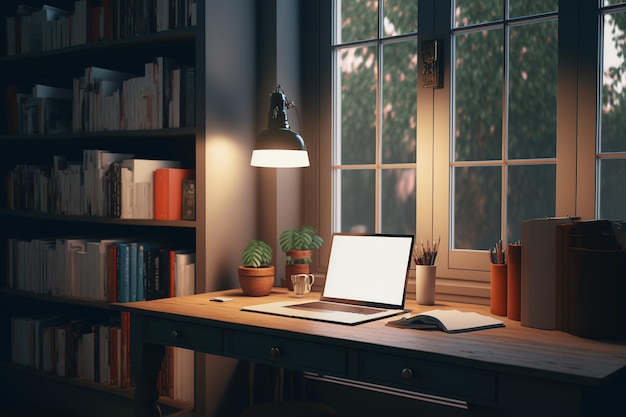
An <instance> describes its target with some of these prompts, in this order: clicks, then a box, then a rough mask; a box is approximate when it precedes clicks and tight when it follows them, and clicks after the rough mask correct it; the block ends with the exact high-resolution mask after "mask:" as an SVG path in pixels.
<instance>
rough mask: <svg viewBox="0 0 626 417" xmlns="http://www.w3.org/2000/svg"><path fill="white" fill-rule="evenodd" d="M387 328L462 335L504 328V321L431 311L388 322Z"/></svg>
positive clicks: (462, 312) (449, 311)
mask: <svg viewBox="0 0 626 417" xmlns="http://www.w3.org/2000/svg"><path fill="white" fill-rule="evenodd" d="M387 326H392V327H400V328H405V329H420V330H441V331H444V332H446V333H461V332H470V331H474V330H482V329H491V328H495V327H504V322H503V321H502V320H499V319H496V318H494V317H491V316H486V315H484V314H479V313H476V312H474V311H471V312H464V311H459V310H439V309H437V310H429V311H424V312H422V313H419V314H416V315H413V316H409V317H403V318H401V319H398V320H393V321H389V322H387Z"/></svg>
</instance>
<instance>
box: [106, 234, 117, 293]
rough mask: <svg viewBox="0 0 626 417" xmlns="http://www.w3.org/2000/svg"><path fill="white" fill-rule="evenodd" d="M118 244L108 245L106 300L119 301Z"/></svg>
mask: <svg viewBox="0 0 626 417" xmlns="http://www.w3.org/2000/svg"><path fill="white" fill-rule="evenodd" d="M116 262H117V245H116V244H115V243H109V244H108V245H107V246H106V298H105V299H106V301H107V302H108V303H114V302H116V301H117V274H116V272H117V266H116Z"/></svg>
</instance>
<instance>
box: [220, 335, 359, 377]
mask: <svg viewBox="0 0 626 417" xmlns="http://www.w3.org/2000/svg"><path fill="white" fill-rule="evenodd" d="M225 348H226V352H228V353H229V354H231V355H234V356H237V357H241V358H246V359H249V360H253V361H258V362H263V363H267V364H272V365H276V366H284V367H287V368H291V369H297V370H303V371H310V372H319V373H324V374H330V375H335V376H344V375H346V373H347V371H346V370H347V357H348V353H347V351H346V350H344V349H341V348H338V347H333V346H326V345H324V344H319V343H304V342H300V341H297V340H293V339H284V338H280V337H272V336H265V335H258V334H253V333H243V332H231V333H229V334H228V337H227V338H226V345H225Z"/></svg>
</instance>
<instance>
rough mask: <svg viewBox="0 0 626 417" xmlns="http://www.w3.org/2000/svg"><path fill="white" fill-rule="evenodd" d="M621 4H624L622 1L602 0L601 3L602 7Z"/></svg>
mask: <svg viewBox="0 0 626 417" xmlns="http://www.w3.org/2000/svg"><path fill="white" fill-rule="evenodd" d="M622 3H626V2H625V1H624V0H603V1H602V6H603V7H604V6H610V5H612V4H622Z"/></svg>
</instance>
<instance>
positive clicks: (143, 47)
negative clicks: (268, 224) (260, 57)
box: [0, 0, 256, 416]
mask: <svg viewBox="0 0 626 417" xmlns="http://www.w3.org/2000/svg"><path fill="white" fill-rule="evenodd" d="M255 3H256V2H254V1H252V0H235V1H229V2H223V1H219V0H169V1H148V0H145V1H144V0H86V1H74V0H71V1H70V0H48V1H41V0H22V1H19V0H10V1H5V2H2V5H0V31H2V33H3V35H4V34H7V33H8V32H7V30H8V29H11V28H12V26H11V25H13V24H14V23H13V21H12V20H11V19H9V18H10V17H13V16H15V15H16V11H17V10H18V9H22V8H26V7H20V6H29V7H32V8H33V9H34V10H40V9H41V8H42V7H43V6H44V5H48V6H53V7H56V8H60V9H64V10H67V11H68V13H66V14H69V15H70V16H74V14H77V13H78V12H80V11H81V10H82V9H81V8H82V7H86V8H87V12H86V16H91V13H94V16H95V15H98V13H102V16H103V19H102V21H103V22H107V21H108V20H107V19H109V16H111V15H115V7H116V6H117V5H118V4H119V5H122V6H123V5H126V6H127V7H134V9H132V10H134V13H132V14H130V15H128V14H125V17H126V20H128V19H130V18H132V19H134V22H135V23H134V25H133V24H129V25H127V26H126V29H123V28H122V26H123V24H122V23H123V22H121V21H119V24H117V25H115V24H114V25H111V26H108V25H103V26H106V28H105V27H101V28H100V29H97V28H94V27H93V20H89V19H87V23H85V25H84V28H83V29H81V30H84V31H86V32H85V33H84V34H83V36H84V37H85V39H83V40H82V41H81V40H77V41H75V42H74V41H72V40H71V36H72V35H66V39H65V40H63V34H62V33H63V30H64V29H63V27H64V25H72V23H71V22H69V23H65V24H61V23H58V26H56V29H53V28H52V27H51V26H52V23H46V26H45V27H44V29H43V30H47V31H50V32H46V33H55V35H54V36H55V38H54V39H53V40H51V39H49V38H48V37H45V36H44V37H43V38H42V41H41V42H42V45H41V48H40V47H39V46H38V45H37V42H34V43H33V44H32V45H35V46H34V47H33V48H31V49H27V50H26V51H21V50H20V48H21V42H24V41H23V39H20V41H15V42H13V41H12V40H11V39H9V40H8V41H7V43H6V44H2V45H0V73H2V74H3V75H2V78H0V91H2V96H3V99H2V100H1V101H0V144H1V145H2V148H3V149H5V150H6V151H7V153H6V154H5V155H4V156H3V157H2V158H0V171H1V173H2V176H3V178H10V179H11V180H10V181H9V179H5V180H3V182H2V185H1V186H0V189H1V192H0V230H2V232H0V235H1V236H0V238H1V239H0V251H1V252H2V253H3V256H2V261H0V263H1V264H2V265H1V269H0V270H1V271H2V275H0V320H1V323H0V324H1V326H0V329H1V332H2V334H1V336H2V337H1V339H0V369H2V371H1V372H2V373H3V374H5V372H6V375H10V378H8V379H7V378H3V381H4V383H0V388H1V391H2V394H0V400H3V399H5V398H6V399H9V398H12V397H15V398H22V399H24V400H25V401H28V398H29V395H32V393H33V390H37V391H39V392H45V393H46V394H45V395H41V398H40V401H41V403H42V404H49V406H50V407H51V408H54V409H58V410H59V411H62V412H67V413H72V414H73V415H80V411H79V410H81V409H83V407H84V406H85V405H86V404H88V403H93V402H94V401H96V402H101V403H102V404H107V405H106V406H103V407H101V411H102V413H103V414H102V415H112V414H111V413H114V414H115V415H120V416H127V415H128V416H130V415H131V413H132V401H131V400H132V397H133V395H132V392H133V387H132V385H131V386H129V387H119V386H111V384H106V383H94V382H92V381H89V380H86V379H85V378H81V377H63V376H58V375H54V374H51V373H50V372H44V371H41V370H37V369H33V367H31V366H24V365H20V364H15V363H12V361H11V356H12V343H13V342H14V339H15V338H14V337H12V336H13V335H12V332H11V316H16V315H35V314H39V313H43V314H49V313H48V312H50V311H55V312H57V311H59V312H62V313H65V314H75V315H79V316H87V317H94V316H98V317H104V319H103V321H107V320H113V319H119V313H116V312H114V311H113V310H112V309H110V307H109V303H108V302H107V301H106V297H103V295H102V294H101V295H90V296H87V297H85V296H84V295H83V294H82V293H70V294H69V295H68V294H66V293H61V294H62V295H60V294H59V293H54V292H53V291H52V290H51V289H50V288H51V286H50V284H49V282H48V281H49V280H51V279H53V278H59V277H57V276H55V275H60V274H59V273H57V271H60V270H61V269H53V268H52V267H49V268H47V269H46V272H45V273H42V272H41V270H40V269H37V270H36V271H35V272H36V274H35V273H34V272H33V271H31V270H30V269H28V270H27V271H28V272H26V273H25V275H28V276H29V277H32V276H33V274H35V275H37V276H39V275H41V276H43V277H45V278H35V282H36V284H35V285H34V287H33V285H32V284H29V285H23V283H22V282H21V279H20V280H18V281H19V282H20V284H19V285H16V278H15V275H16V274H15V270H16V269H19V268H22V270H24V261H19V262H22V264H19V263H18V262H16V261H15V259H18V258H13V257H10V256H9V254H11V255H14V254H15V251H16V247H17V245H15V244H14V243H12V239H16V240H24V241H29V242H31V241H33V240H45V239H49V240H57V239H61V238H68V237H84V238H85V239H89V240H96V241H101V240H105V239H118V238H119V239H128V240H133V241H159V242H162V245H163V246H166V247H168V248H178V249H182V248H184V249H189V250H191V251H193V252H194V253H195V254H196V260H195V274H194V275H193V276H194V282H193V287H194V291H195V292H206V291H211V290H217V289H224V288H232V287H237V286H238V282H237V276H236V274H237V265H238V264H239V259H238V258H239V254H240V252H241V248H242V247H243V246H244V245H245V243H246V242H247V241H248V240H249V239H251V238H252V237H253V235H254V229H255V225H256V214H255V212H256V206H255V172H254V170H252V169H251V168H249V155H250V150H251V147H252V141H253V138H254V134H255V130H256V127H255V125H254V122H255V115H256V113H255V112H256V110H255V108H254V104H255V102H256V100H255V91H256V89H255V85H254V81H255V61H254V59H255V58H254V48H255V33H254V32H255V25H254V15H255ZM165 4H167V5H169V6H171V7H172V8H171V9H168V12H169V13H170V16H172V15H173V14H176V13H178V11H177V10H176V7H177V5H180V9H179V10H180V11H181V12H183V13H182V14H181V15H182V16H190V14H191V10H195V14H194V17H189V18H188V19H187V20H186V21H185V20H184V19H182V18H181V19H178V20H175V22H174V20H171V21H170V22H169V24H167V26H168V27H167V28H165V27H163V26H160V27H159V28H160V29H159V30H157V29H156V25H157V21H160V19H161V15H160V14H157V13H152V12H149V13H148V15H149V16H152V20H150V19H144V17H145V16H143V12H142V11H141V10H142V6H144V5H145V6H146V7H148V9H147V10H151V9H150V8H154V7H157V5H165ZM98 7H103V9H98ZM104 7H112V9H107V10H112V11H111V13H108V12H104ZM77 11H78V12H77ZM126 20H124V22H126ZM112 21H113V22H115V19H113V20H112ZM90 22H91V23H90ZM192 22H193V23H192ZM233 22H239V23H240V24H234V23H233ZM163 24H164V23H159V25H163ZM48 26H50V27H48ZM16 30H17V29H16ZM53 30H57V31H58V32H53ZM18 31H19V30H18ZM76 31H77V30H76V29H75V32H76ZM118 32H119V33H120V35H119V36H118V35H116V33H118ZM122 32H125V33H124V34H123V35H122V34H121V33H122ZM2 39H3V41H4V40H5V38H4V36H3V37H2ZM29 39H30V41H32V39H33V37H30V38H29ZM64 42H65V43H64ZM32 45H31V46H32ZM160 57H164V58H165V59H168V58H169V59H172V60H173V61H174V62H175V66H174V67H175V68H176V69H180V71H179V72H178V75H176V76H175V77H173V80H176V81H172V82H171V85H177V86H181V85H185V82H184V81H183V80H185V79H186V80H187V82H189V80H192V81H193V88H192V89H184V88H183V89H178V90H176V89H175V88H174V89H172V94H173V97H172V96H170V99H171V101H172V103H176V104H172V106H169V107H163V104H162V103H163V102H162V101H159V100H163V98H158V97H154V96H153V93H154V91H152V90H150V91H148V92H146V91H145V90H141V91H142V92H139V93H136V94H135V95H134V98H129V99H128V100H129V101H127V102H125V103H126V104H125V105H124V106H123V108H122V110H120V109H118V108H116V107H115V105H112V104H111V102H113V103H115V102H118V100H117V99H110V98H109V97H111V96H112V93H111V92H110V91H115V92H120V91H124V92H129V95H130V92H131V91H135V90H134V88H137V87H135V86H134V84H133V83H134V81H133V80H135V79H140V78H149V75H152V74H153V72H152V71H157V70H160V69H163V68H165V66H166V64H165V61H164V60H163V61H157V59H158V58H160ZM151 64H157V65H156V66H154V65H151ZM149 67H150V68H149ZM88 68H104V69H109V70H114V71H116V72H119V73H125V74H130V76H127V77H126V78H125V80H124V81H123V84H122V85H123V87H122V88H121V89H119V88H115V86H113V87H111V88H112V90H110V91H109V92H108V93H106V94H101V95H98V94H99V93H102V92H104V91H105V90H106V89H107V88H109V87H110V85H105V83H100V84H98V85H97V87H96V88H94V89H93V91H92V92H93V94H92V95H91V96H90V95H89V93H85V94H84V95H77V91H78V92H80V91H81V89H80V86H81V84H80V82H81V80H80V79H79V78H80V77H83V78H85V77H86V74H87V69H88ZM188 68H193V72H185V70H186V69H188ZM185 74H187V78H185ZM110 81H112V82H111V85H114V83H113V81H114V80H110ZM164 82H165V83H167V81H164ZM120 83H122V82H121V81H120ZM135 84H136V83H135ZM35 85H42V86H55V87H60V88H64V89H67V90H69V91H71V93H72V96H71V99H70V100H69V101H70V102H71V105H70V110H69V111H70V113H69V116H68V113H66V112H67V111H68V110H67V109H65V110H63V109H60V110H59V109H57V107H56V103H55V102H54V100H50V99H46V100H39V101H37V102H36V103H33V102H31V103H30V104H29V105H26V104H25V101H26V99H22V101H21V103H22V104H23V106H22V105H20V106H19V110H18V107H17V104H19V103H20V100H18V99H16V98H15V96H9V94H13V93H14V92H15V91H16V90H17V88H13V90H11V88H12V87H10V86H15V87H25V89H23V90H22V91H26V92H27V93H32V91H33V90H32V89H33V87H34V86H35ZM167 85H170V84H167ZM139 88H145V84H143V85H142V87H139ZM9 91H11V93H9ZM157 91H158V90H157ZM176 91H178V92H180V94H178V95H177V94H176ZM192 92H193V94H194V96H195V97H194V99H193V100H191V104H192V105H190V104H189V100H187V101H186V100H185V99H186V98H187V97H188V96H189V95H190V93H192ZM168 93H169V90H168ZM154 94H156V93H154ZM160 94H161V92H159V94H156V95H157V96H158V95H160ZM165 96H166V94H165V93H163V96H162V97H165ZM85 97H87V98H85ZM79 100H80V101H81V103H82V104H81V105H77V104H76V103H77V102H78V101H79ZM44 101H45V103H44ZM122 101H123V97H122V98H120V99H119V102H122ZM138 102H141V103H139V104H138ZM165 102H169V100H167V98H165ZM185 102H187V105H185V104H184V103H185ZM42 103H44V104H42ZM85 103H87V104H85ZM128 103H131V104H128ZM147 103H149V104H147ZM46 106H50V107H46ZM53 106H55V107H53ZM155 106H156V109H158V111H157V110H155ZM129 108H132V109H135V110H134V111H131V110H129ZM29 109H30V110H29ZM29 111H30V113H29ZM16 112H17V114H18V116H16ZM59 114H60V116H59ZM120 114H122V115H123V116H120V117H119V118H116V117H115V116H116V115H120ZM50 115H54V116H50ZM79 119H80V120H79ZM93 150H107V151H110V152H114V153H120V154H127V155H133V157H134V158H137V159H151V160H174V161H178V162H180V167H181V168H186V169H193V170H194V171H195V188H196V204H195V211H196V215H195V220H182V219H174V220H155V219H153V218H150V217H146V216H144V215H141V216H136V215H131V216H127V218H123V217H118V216H117V215H116V214H114V213H113V212H110V211H106V213H103V212H102V211H99V210H96V209H94V205H95V204H96V203H94V201H97V200H98V198H100V197H86V196H88V195H89V196H93V195H94V191H93V190H91V189H90V190H91V191H85V183H84V181H85V178H89V175H85V174H84V171H83V172H82V174H79V175H78V177H79V178H82V181H83V183H82V185H81V187H82V188H81V190H82V193H83V194H81V197H78V198H76V197H75V194H72V192H71V191H69V190H70V189H72V188H71V187H70V188H68V189H66V188H63V189H62V190H65V191H59V188H55V187H58V185H55V186H51V185H49V184H48V182H49V181H50V179H49V178H47V177H48V175H43V177H44V179H43V180H38V182H37V184H38V185H37V191H28V190H29V188H25V186H23V185H19V186H18V185H15V183H16V180H15V176H13V177H11V176H9V173H11V172H13V171H15V169H16V167H17V166H27V167H30V168H34V167H44V169H43V171H44V172H48V170H49V171H50V172H52V173H53V174H51V175H50V176H51V177H52V178H53V179H54V181H51V182H53V183H55V184H58V183H59V182H60V180H59V179H58V177H56V176H54V167H55V166H56V165H55V164H57V160H58V157H59V156H62V157H63V158H64V159H65V160H66V161H69V162H75V163H76V165H77V166H78V169H80V167H81V166H82V167H83V168H84V167H85V164H84V156H85V154H86V151H93ZM57 175H59V174H58V172H57ZM81 175H82V176H81ZM107 175H108V172H107ZM26 183H28V184H30V183H31V182H30V180H29V181H26ZM19 184H22V182H20V183H19ZM135 188H138V187H135ZM74 189H75V188H74ZM104 189H105V191H104V194H103V196H104V197H106V198H107V199H108V198H109V197H110V195H109V194H107V193H106V190H108V188H106V187H105V188H104ZM16 190H17V191H16ZM68 196H69V197H68ZM61 200H62V201H66V200H69V201H72V203H69V206H71V207H73V208H72V209H71V210H70V209H69V208H67V207H66V208H63V209H59V208H58V207H60V205H61V203H60V202H59V201H61ZM86 200H89V201H90V203H86V202H85V201H86ZM42 204H43V205H42ZM105 210H108V206H107V207H105ZM142 213H143V212H142ZM138 217H141V218H138ZM44 246H45V245H44ZM20 248H21V247H20ZM19 250H23V249H19ZM30 250H31V251H32V252H33V253H36V254H39V256H40V258H37V259H42V258H41V252H37V251H39V250H41V247H39V249H30ZM28 256H29V257H24V258H19V259H33V258H32V257H34V256H35V255H28ZM11 259H13V261H11ZM46 259H47V258H46ZM30 263H32V262H26V264H30ZM33 264H34V265H40V264H38V263H33ZM29 267H30V266H29ZM40 268H43V266H40ZM84 271H89V269H87V270H84ZM84 271H83V273H82V275H81V274H78V278H77V280H78V282H79V284H80V283H82V284H83V286H85V281H90V282H91V281H92V280H93V276H92V275H88V274H89V272H84ZM72 274H73V273H72ZM86 274H87V275H86ZM23 275H24V274H23ZM68 275H71V274H70V273H69V272H68ZM72 276H73V275H72ZM61 278H62V279H66V280H67V279H69V278H67V277H61ZM29 279H30V278H29ZM90 285H91V284H90ZM79 286H80V285H79ZM33 288H34V289H33ZM90 294H93V293H90ZM116 315H117V316H118V317H116ZM215 360H218V359H215V358H207V357H206V356H205V355H204V354H200V353H196V354H195V358H194V363H195V365H194V366H193V380H194V381H195V383H194V386H193V388H192V391H193V392H192V393H191V396H192V398H193V396H194V394H195V397H196V398H200V399H201V400H199V401H198V400H196V401H195V402H194V403H192V404H193V407H192V406H191V405H190V403H188V402H187V401H175V400H173V399H171V398H168V397H167V396H164V397H163V401H162V404H163V405H162V408H163V410H164V413H165V414H167V413H169V412H174V411H175V410H181V409H183V410H186V412H187V413H188V414H190V415H198V416H200V415H204V414H205V410H206V408H207V407H211V403H212V402H214V401H215V399H211V400H208V399H204V397H205V392H207V390H211V389H214V386H213V385H211V384H212V382H210V381H209V379H208V378H207V376H206V372H205V368H206V367H207V366H208V364H209V362H211V361H215ZM186 391H188V390H186ZM187 395H189V393H187ZM68 397H69V398H73V400H72V401H67V400H66V399H67V398H68ZM62 399H65V400H62ZM112 404H114V405H112ZM207 404H208V405H207ZM112 407H113V408H112ZM98 408H99V407H92V409H98Z"/></svg>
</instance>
